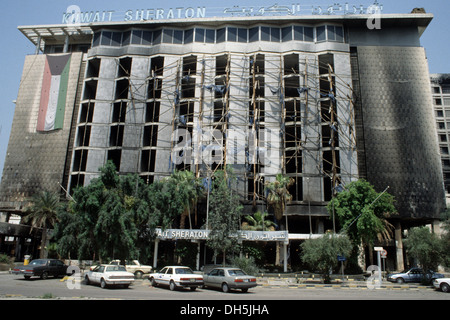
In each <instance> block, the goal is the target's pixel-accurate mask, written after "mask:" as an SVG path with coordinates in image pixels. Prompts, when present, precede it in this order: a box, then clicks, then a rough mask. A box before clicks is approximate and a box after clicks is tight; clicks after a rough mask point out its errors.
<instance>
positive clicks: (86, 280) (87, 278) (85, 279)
mask: <svg viewBox="0 0 450 320" xmlns="http://www.w3.org/2000/svg"><path fill="white" fill-rule="evenodd" d="M84 282H85V283H86V284H87V285H89V284H91V282H90V281H89V277H88V276H87V275H86V276H85V277H84Z"/></svg>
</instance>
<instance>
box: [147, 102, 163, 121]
mask: <svg viewBox="0 0 450 320" xmlns="http://www.w3.org/2000/svg"><path fill="white" fill-rule="evenodd" d="M159 108H160V102H158V101H153V102H149V103H147V105H146V112H145V122H153V123H156V122H159Z"/></svg>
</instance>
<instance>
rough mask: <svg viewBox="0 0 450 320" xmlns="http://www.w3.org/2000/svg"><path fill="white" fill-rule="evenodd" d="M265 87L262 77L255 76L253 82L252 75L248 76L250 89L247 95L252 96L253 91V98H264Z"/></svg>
mask: <svg viewBox="0 0 450 320" xmlns="http://www.w3.org/2000/svg"><path fill="white" fill-rule="evenodd" d="M264 91H265V88H264V77H261V76H257V77H255V83H253V77H252V78H250V90H249V96H250V98H253V93H254V94H255V98H264V96H265V94H264Z"/></svg>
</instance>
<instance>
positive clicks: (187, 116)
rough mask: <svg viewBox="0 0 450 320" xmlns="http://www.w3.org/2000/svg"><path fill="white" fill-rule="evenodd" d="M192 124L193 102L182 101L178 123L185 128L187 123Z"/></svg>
mask: <svg viewBox="0 0 450 320" xmlns="http://www.w3.org/2000/svg"><path fill="white" fill-rule="evenodd" d="M193 122H194V102H193V101H183V102H181V103H180V107H179V123H180V125H182V126H186V125H187V124H188V123H193Z"/></svg>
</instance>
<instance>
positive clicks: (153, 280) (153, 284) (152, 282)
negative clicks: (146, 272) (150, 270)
mask: <svg viewBox="0 0 450 320" xmlns="http://www.w3.org/2000/svg"><path fill="white" fill-rule="evenodd" d="M150 284H151V285H152V287H156V286H157V285H158V284H157V283H156V281H155V278H153V277H152V278H151V279H150Z"/></svg>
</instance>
